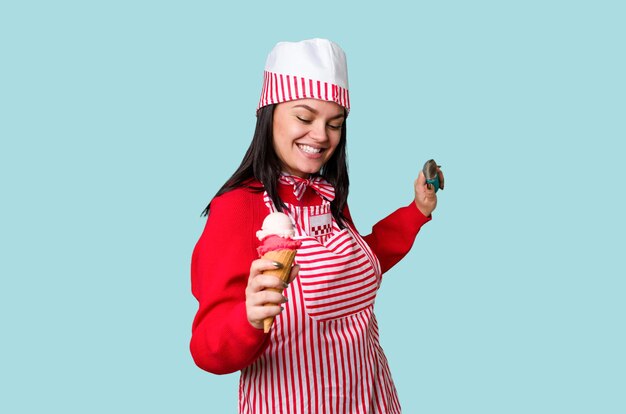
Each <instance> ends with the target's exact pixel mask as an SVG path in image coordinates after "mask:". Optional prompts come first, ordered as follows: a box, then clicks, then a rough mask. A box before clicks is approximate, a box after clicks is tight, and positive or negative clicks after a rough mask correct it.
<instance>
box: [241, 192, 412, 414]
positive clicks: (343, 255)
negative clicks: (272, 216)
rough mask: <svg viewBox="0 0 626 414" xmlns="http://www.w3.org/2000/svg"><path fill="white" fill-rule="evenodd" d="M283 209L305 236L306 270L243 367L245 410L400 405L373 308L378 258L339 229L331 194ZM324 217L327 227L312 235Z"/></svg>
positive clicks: (347, 411) (371, 409) (356, 409)
mask: <svg viewBox="0 0 626 414" xmlns="http://www.w3.org/2000/svg"><path fill="white" fill-rule="evenodd" d="M265 201H266V204H268V207H269V208H270V211H274V208H273V206H272V204H271V201H270V200H269V198H268V197H267V195H265ZM285 213H286V214H288V215H289V216H290V217H291V219H292V220H293V222H294V223H295V227H296V238H298V239H299V240H301V241H302V247H301V248H300V249H299V250H298V253H297V255H296V262H297V263H298V264H299V265H300V266H301V269H300V274H299V277H298V278H296V280H294V282H293V283H291V285H290V286H289V288H287V289H286V291H285V295H286V296H287V297H288V298H289V302H288V303H287V304H286V305H285V311H284V312H283V313H281V314H280V315H279V316H278V317H277V318H276V320H275V323H274V326H273V327H272V330H271V331H270V344H269V346H268V348H267V349H266V350H265V352H264V353H263V354H262V356H261V357H260V358H259V359H258V360H257V361H256V362H255V363H254V364H252V365H250V366H249V367H247V368H246V369H244V370H242V373H241V380H240V386H239V410H240V412H241V413H255V414H258V413H320V414H322V413H323V414H327V413H344V414H352V413H400V412H401V409H400V404H399V401H398V397H397V393H396V389H395V386H394V384H393V381H392V379H391V373H390V372H389V367H388V364H387V359H386V358H385V355H384V353H383V350H382V348H381V346H380V343H379V337H378V326H377V323H376V318H375V316H374V313H373V305H374V299H375V296H376V291H377V289H378V287H379V284H380V267H379V263H378V260H377V259H376V258H375V257H374V255H373V254H372V252H371V250H370V249H369V247H368V246H367V245H366V244H365V242H364V241H363V239H362V238H361V237H360V236H359V235H358V234H357V233H356V232H355V231H353V230H352V229H339V227H338V226H337V224H336V223H335V222H334V221H333V220H332V216H331V214H330V204H329V203H328V202H324V204H323V205H322V206H311V207H297V206H292V205H287V209H286V210H285ZM326 221H328V222H329V223H330V226H328V227H326V228H327V229H328V230H326V231H322V234H320V235H317V236H314V237H313V236H309V234H312V231H313V229H314V228H315V227H322V228H324V227H325V226H324V225H323V223H325V222H326ZM311 223H313V225H311Z"/></svg>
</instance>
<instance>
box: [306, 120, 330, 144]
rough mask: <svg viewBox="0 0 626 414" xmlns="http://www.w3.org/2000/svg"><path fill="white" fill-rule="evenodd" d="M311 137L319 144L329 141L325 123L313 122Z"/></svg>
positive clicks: (310, 131)
mask: <svg viewBox="0 0 626 414" xmlns="http://www.w3.org/2000/svg"><path fill="white" fill-rule="evenodd" d="M309 136H310V137H311V138H312V139H314V140H315V141H317V142H326V141H328V130H327V128H326V123H325V122H313V123H312V124H311V129H310V130H309Z"/></svg>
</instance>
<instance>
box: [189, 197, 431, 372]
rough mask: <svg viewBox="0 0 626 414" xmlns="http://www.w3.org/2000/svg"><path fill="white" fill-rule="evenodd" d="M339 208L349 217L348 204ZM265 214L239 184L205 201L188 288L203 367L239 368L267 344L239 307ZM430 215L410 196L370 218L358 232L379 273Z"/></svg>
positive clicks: (195, 352) (313, 200)
mask: <svg viewBox="0 0 626 414" xmlns="http://www.w3.org/2000/svg"><path fill="white" fill-rule="evenodd" d="M278 191H279V196H280V198H281V199H282V200H284V201H285V202H287V203H290V204H293V205H319V204H321V198H320V197H319V196H318V195H317V194H316V193H315V192H313V191H312V190H310V189H307V191H306V192H305V194H304V196H303V197H302V199H301V200H300V201H298V200H297V199H296V198H295V197H294V195H293V192H292V188H291V187H288V186H286V185H279V186H278ZM345 213H346V216H347V217H348V219H349V220H350V221H352V219H351V218H350V215H349V211H348V209H346V212H345ZM267 214H268V208H267V206H266V205H265V204H264V202H263V193H260V192H253V191H251V190H248V189H244V188H240V189H237V190H233V191H230V192H228V193H226V194H223V195H221V196H219V197H216V198H215V199H214V200H213V201H212V202H211V211H210V214H209V217H208V219H207V222H206V226H205V229H204V231H203V233H202V235H201V236H200V239H199V240H198V243H197V244H196V246H195V249H194V251H193V255H192V260H191V289H192V293H193V295H194V296H195V298H196V299H197V300H198V302H199V308H198V312H197V314H196V317H195V319H194V321H193V326H192V337H191V344H190V349H191V354H192V356H193V359H194V361H195V362H196V364H197V365H198V366H199V367H200V368H202V369H204V370H206V371H209V372H212V373H215V374H227V373H231V372H235V371H238V370H241V369H242V368H244V367H246V366H248V365H249V364H251V363H252V362H253V361H254V360H255V359H256V358H257V357H258V356H259V355H260V354H261V353H262V352H263V350H264V349H265V346H266V345H267V342H268V341H267V339H268V338H269V335H266V334H264V333H263V330H262V329H256V328H254V327H253V326H252V325H250V323H249V322H248V318H247V316H246V308H245V300H246V298H245V289H246V286H247V284H248V277H249V273H250V264H251V262H252V261H253V260H255V259H257V258H258V253H257V251H256V248H257V247H258V246H259V242H258V240H257V238H256V237H255V234H256V231H257V230H259V229H260V228H261V224H262V222H263V219H264V218H265V216H267ZM430 219H431V217H430V216H429V217H425V216H424V215H423V214H422V213H421V212H420V211H419V210H418V209H417V207H416V205H415V203H414V202H413V201H412V202H411V203H410V204H409V205H408V206H406V207H402V208H400V209H398V210H396V211H395V212H394V213H392V214H391V215H389V216H388V217H386V218H385V219H383V220H381V221H380V222H378V223H377V224H375V225H374V227H373V229H372V233H371V234H370V235H367V236H364V237H363V238H364V239H365V241H366V242H367V244H368V245H369V246H370V248H371V249H372V251H373V252H374V254H376V256H377V257H378V259H379V261H380V264H381V268H382V272H383V273H384V272H386V271H387V270H389V269H390V268H391V267H392V266H394V265H395V264H396V263H397V262H398V261H400V259H402V258H403V257H404V256H405V255H406V254H407V253H408V252H409V250H410V249H411V246H412V245H413V242H414V240H415V236H416V235H417V233H418V232H419V230H420V228H421V227H422V225H424V224H425V223H426V222H428V221H430ZM352 227H354V226H352Z"/></svg>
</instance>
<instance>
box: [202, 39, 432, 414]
mask: <svg viewBox="0 0 626 414" xmlns="http://www.w3.org/2000/svg"><path fill="white" fill-rule="evenodd" d="M349 102H350V101H349V95H348V83H347V66H346V60H345V55H344V53H343V51H342V50H341V49H340V48H339V46H337V45H336V44H334V43H333V42H330V41H328V40H324V39H313V40H307V41H303V42H297V43H286V42H282V43H279V44H277V45H276V47H275V48H274V49H273V50H272V52H271V53H270V54H269V56H268V59H267V62H266V67H265V80H264V85H263V91H262V95H261V100H260V102H259V108H258V110H257V125H256V130H255V134H254V137H253V140H252V143H251V145H250V148H249V149H248V151H247V153H246V155H245V156H244V159H243V161H242V163H241V165H240V167H239V168H238V169H237V171H236V172H235V173H234V174H233V176H232V177H231V178H230V179H229V180H228V181H227V182H226V184H225V185H224V186H223V187H222V188H221V189H220V190H219V191H218V193H217V194H216V196H215V197H214V198H213V200H212V201H211V203H210V204H209V206H208V207H207V209H206V210H205V212H206V213H207V214H208V219H207V223H206V227H205V230H204V232H203V234H202V236H201V237H200V239H199V241H198V243H197V245H196V247H195V249H194V253H193V257H192V269H191V272H192V291H193V294H194V296H195V297H196V298H197V299H198V301H199V309H198V312H197V314H196V317H195V319H194V323H193V328H192V339H191V346H190V347H191V353H192V355H193V358H194V360H195V362H196V364H197V365H198V366H199V367H201V368H203V369H205V370H207V371H209V372H213V373H216V374H224V373H230V372H234V371H238V370H241V379H240V387H239V411H240V412H242V413H274V412H286V413H287V412H288V413H309V412H319V413H339V412H342V413H357V412H368V413H372V412H373V413H399V412H400V404H399V402H398V397H397V394H396V390H395V387H394V385H393V381H392V379H391V374H390V372H389V367H388V364H387V360H386V358H385V356H384V353H383V350H382V348H381V347H380V344H379V340H378V327H377V323H376V318H375V316H374V313H373V304H374V299H375V296H376V292H377V290H378V287H379V286H380V282H381V276H382V274H383V273H384V272H386V271H387V270H389V268H391V267H392V266H393V265H394V264H396V263H397V262H398V261H399V260H400V259H401V258H402V257H404V256H405V255H406V253H407V252H408V251H409V250H410V248H411V246H412V244H413V241H414V239H415V236H416V235H417V233H418V231H419V229H420V228H421V226H422V225H423V224H425V223H426V222H428V221H429V220H430V219H431V217H430V215H431V213H432V211H433V210H434V209H435V207H436V204H437V198H436V195H435V191H434V189H430V188H428V186H427V185H426V182H425V179H424V176H423V174H422V173H420V175H419V177H418V179H417V180H416V181H415V199H414V200H412V201H411V203H410V204H409V205H408V206H406V207H403V208H400V209H398V210H397V211H396V212H394V213H393V214H391V215H390V216H389V217H387V218H385V219H383V220H382V221H380V222H379V223H377V224H376V225H375V226H374V228H373V231H372V234H370V235H368V236H364V237H362V236H360V235H359V233H358V232H357V231H356V228H355V227H354V224H353V223H352V219H351V217H350V213H349V210H348V206H347V203H346V200H347V195H348V173H347V165H346V153H345V149H346V123H345V120H346V117H347V116H348V111H349ZM439 175H440V179H441V180H442V181H443V175H442V174H441V171H439ZM273 211H283V212H284V213H286V214H287V215H288V216H289V217H290V218H291V221H292V222H293V223H294V225H295V230H296V236H295V238H296V239H298V240H300V241H301V242H302V245H301V247H300V248H299V249H298V253H297V255H296V263H297V265H295V266H294V267H293V269H292V272H291V279H290V280H291V283H289V285H287V284H284V283H283V282H281V281H280V280H279V279H278V278H275V277H272V276H267V275H263V274H262V272H263V271H264V270H268V269H271V268H273V267H274V266H277V265H278V264H276V263H274V262H271V261H268V260H263V259H259V258H258V254H257V252H256V248H257V247H258V245H259V242H258V240H257V239H256V237H255V232H256V231H257V230H259V229H260V228H261V224H262V221H263V219H264V218H265V216H267V214H269V213H270V212H273ZM268 288H278V289H279V291H282V294H281V293H276V292H272V291H270V290H268ZM268 303H269V304H272V305H273V306H266V304H268ZM269 316H275V322H274V325H273V327H272V329H271V331H270V332H269V333H268V334H265V333H264V332H263V329H262V328H263V319H265V318H266V317H269Z"/></svg>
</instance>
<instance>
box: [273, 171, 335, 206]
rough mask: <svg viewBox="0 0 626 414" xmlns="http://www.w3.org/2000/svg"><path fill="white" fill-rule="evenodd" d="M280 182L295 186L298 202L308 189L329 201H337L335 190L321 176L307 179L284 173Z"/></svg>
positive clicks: (279, 178)
mask: <svg viewBox="0 0 626 414" xmlns="http://www.w3.org/2000/svg"><path fill="white" fill-rule="evenodd" d="M278 182H280V183H282V184H287V185H293V194H294V195H295V196H296V198H297V199H298V200H300V199H301V198H302V195H303V194H304V192H305V191H306V189H307V187H311V188H312V189H313V190H315V192H316V193H317V194H319V195H320V196H322V197H324V198H325V199H326V200H328V201H333V200H334V199H335V188H334V187H333V186H332V185H331V184H330V183H329V182H328V181H326V180H325V179H324V178H322V177H320V176H317V177H313V178H309V179H306V178H302V177H298V176H295V175H290V174H287V173H282V174H281V175H280V177H278Z"/></svg>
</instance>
